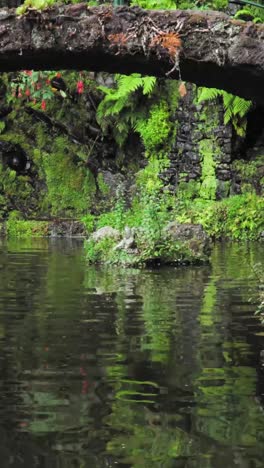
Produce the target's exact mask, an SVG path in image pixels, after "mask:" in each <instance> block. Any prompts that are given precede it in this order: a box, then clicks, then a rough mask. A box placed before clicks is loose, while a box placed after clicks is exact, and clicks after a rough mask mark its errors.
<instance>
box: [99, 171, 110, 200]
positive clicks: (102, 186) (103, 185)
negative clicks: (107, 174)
mask: <svg viewBox="0 0 264 468" xmlns="http://www.w3.org/2000/svg"><path fill="white" fill-rule="evenodd" d="M97 183H98V187H99V190H100V192H101V193H102V195H108V194H109V191H110V189H109V187H108V185H107V184H106V183H105V181H104V178H103V174H98V177H97Z"/></svg>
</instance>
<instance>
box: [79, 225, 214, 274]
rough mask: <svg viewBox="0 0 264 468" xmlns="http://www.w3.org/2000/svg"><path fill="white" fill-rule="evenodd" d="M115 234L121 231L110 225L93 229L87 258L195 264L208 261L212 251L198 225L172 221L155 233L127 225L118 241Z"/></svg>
mask: <svg viewBox="0 0 264 468" xmlns="http://www.w3.org/2000/svg"><path fill="white" fill-rule="evenodd" d="M101 233H103V236H101ZM108 234H109V235H108ZM113 234H114V235H113ZM118 237H121V232H119V231H117V230H116V229H113V228H110V227H109V226H107V227H105V228H101V229H99V230H98V231H96V232H95V233H94V234H93V235H92V236H90V238H89V239H88V240H87V242H86V251H87V260H88V261H89V262H90V263H112V264H122V265H125V266H146V265H165V264H175V265H183V264H196V263H202V262H207V261H208V260H209V255H210V250H211V242H210V239H209V237H208V235H207V234H206V233H205V232H204V230H203V228H202V226H200V225H192V224H179V223H177V222H172V223H169V224H168V225H167V226H166V227H165V228H164V229H163V230H162V231H156V232H155V231H151V232H150V231H148V230H147V229H144V228H142V227H141V228H138V229H136V228H133V229H130V228H128V227H126V228H125V230H124V232H123V233H122V239H121V241H120V240H119V242H117V238H118Z"/></svg>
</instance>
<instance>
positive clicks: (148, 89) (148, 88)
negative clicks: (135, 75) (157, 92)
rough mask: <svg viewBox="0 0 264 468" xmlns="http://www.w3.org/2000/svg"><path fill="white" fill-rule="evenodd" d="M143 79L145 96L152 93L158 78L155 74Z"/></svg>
mask: <svg viewBox="0 0 264 468" xmlns="http://www.w3.org/2000/svg"><path fill="white" fill-rule="evenodd" d="M142 81H143V94H144V95H145V96H146V95H148V94H151V93H152V92H153V90H154V88H155V85H156V83H157V78H155V76H146V77H145V78H142Z"/></svg>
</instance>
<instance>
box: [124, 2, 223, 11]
mask: <svg viewBox="0 0 264 468" xmlns="http://www.w3.org/2000/svg"><path fill="white" fill-rule="evenodd" d="M131 5H133V6H135V5H136V6H139V7H141V8H145V9H151V10H174V9H176V8H177V9H179V10H184V9H192V8H193V9H195V10H197V9H200V10H208V9H214V10H224V9H225V8H226V7H227V5H228V1H227V0H207V1H205V0H202V1H201V0H132V2H131Z"/></svg>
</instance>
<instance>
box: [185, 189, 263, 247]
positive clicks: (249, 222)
mask: <svg viewBox="0 0 264 468" xmlns="http://www.w3.org/2000/svg"><path fill="white" fill-rule="evenodd" d="M177 211H178V212H177V213H176V218H177V219H178V220H179V221H180V222H192V223H199V224H202V226H203V227H204V229H205V230H206V232H207V233H208V234H209V235H210V236H212V237H214V238H216V239H222V238H229V239H234V240H241V241H243V240H249V239H250V240H254V239H258V238H259V236H260V234H261V232H262V231H263V228H264V223H263V219H264V200H263V198H262V197H259V196H257V195H256V194H254V193H246V194H243V195H235V196H233V197H229V198H226V199H223V200H221V201H209V200H203V199H196V200H192V201H191V203H187V202H186V203H185V205H184V206H180V207H179V208H178V210H177Z"/></svg>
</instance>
